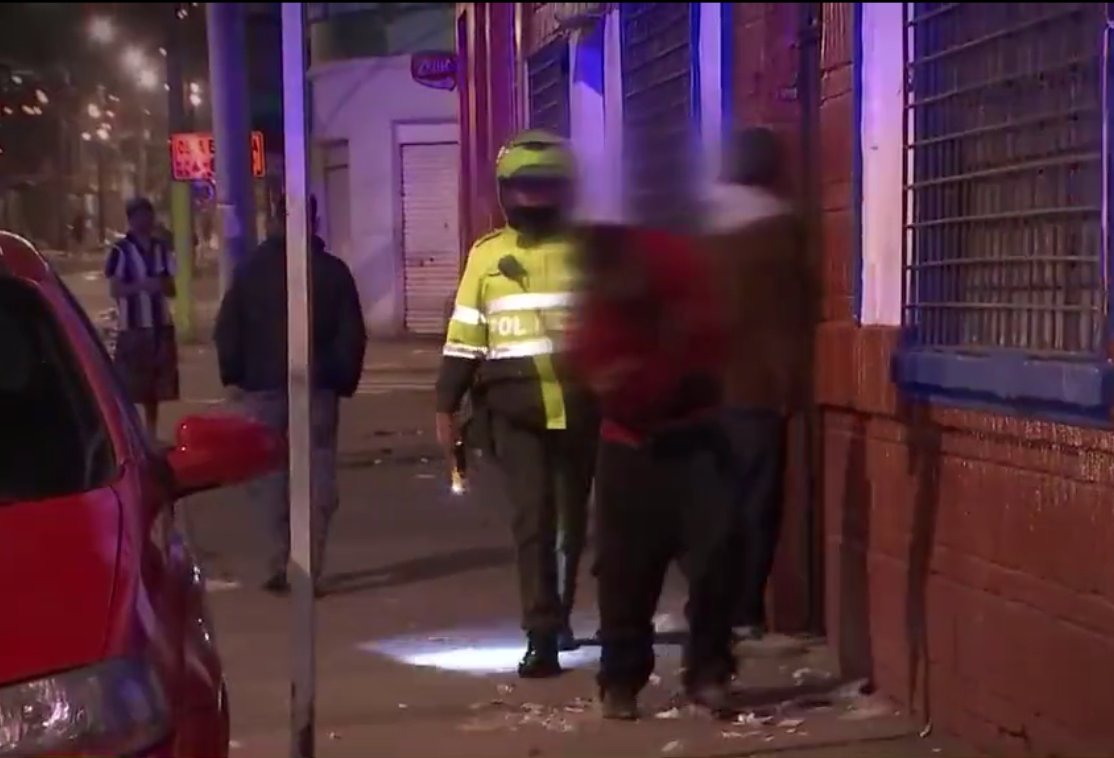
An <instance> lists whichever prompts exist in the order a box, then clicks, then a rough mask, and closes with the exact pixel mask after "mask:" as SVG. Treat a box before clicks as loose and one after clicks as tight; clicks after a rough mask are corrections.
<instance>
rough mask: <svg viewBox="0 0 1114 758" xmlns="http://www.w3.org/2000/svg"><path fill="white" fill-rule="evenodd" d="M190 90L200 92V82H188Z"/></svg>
mask: <svg viewBox="0 0 1114 758" xmlns="http://www.w3.org/2000/svg"><path fill="white" fill-rule="evenodd" d="M190 92H193V93H200V92H201V84H200V83H198V82H190Z"/></svg>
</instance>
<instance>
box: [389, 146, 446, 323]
mask: <svg viewBox="0 0 1114 758" xmlns="http://www.w3.org/2000/svg"><path fill="white" fill-rule="evenodd" d="M459 155H460V148H459V146H458V145H457V143H455V142H451V143H449V142H445V143H435V144H406V145H402V238H403V241H402V248H403V275H404V277H405V282H406V330H407V331H408V332H409V333H411V334H429V335H436V334H443V333H444V332H445V326H446V320H445V318H446V307H447V305H448V303H449V302H451V300H452V298H453V296H454V294H455V292H456V285H457V280H458V278H459V274H460V253H459V244H460V238H459V236H458V233H457V228H458V218H459V216H458V204H459V189H458V188H459V182H460V174H459Z"/></svg>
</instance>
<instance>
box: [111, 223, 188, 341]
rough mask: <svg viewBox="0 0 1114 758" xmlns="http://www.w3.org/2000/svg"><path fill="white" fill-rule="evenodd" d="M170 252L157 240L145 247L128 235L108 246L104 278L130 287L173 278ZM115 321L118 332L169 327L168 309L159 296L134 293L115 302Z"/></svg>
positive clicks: (154, 238) (163, 298) (159, 294)
mask: <svg viewBox="0 0 1114 758" xmlns="http://www.w3.org/2000/svg"><path fill="white" fill-rule="evenodd" d="M175 269H176V267H175V263H174V251H173V250H171V249H170V248H169V247H168V246H167V244H166V243H165V242H163V241H162V240H160V239H159V238H158V237H152V238H151V242H150V245H149V247H146V248H144V246H143V245H142V244H141V243H140V242H139V240H138V239H136V238H135V237H134V236H133V235H131V234H128V235H127V236H126V237H121V238H120V240H119V241H118V242H117V243H116V244H115V245H113V246H112V249H111V250H109V252H108V261H107V262H106V263H105V266H104V275H105V277H106V278H107V279H109V280H110V281H117V282H120V283H121V284H134V283H135V282H138V281H141V280H143V279H146V278H149V277H152V276H158V277H173V276H174V274H175ZM116 319H117V324H118V328H119V329H120V330H121V331H124V330H126V329H151V328H154V327H158V326H170V325H171V324H172V323H173V322H172V321H171V318H170V308H169V306H168V304H167V302H166V296H165V295H164V294H163V293H162V292H137V293H135V294H131V295H127V296H125V297H120V298H117V299H116Z"/></svg>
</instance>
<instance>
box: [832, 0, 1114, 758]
mask: <svg viewBox="0 0 1114 758" xmlns="http://www.w3.org/2000/svg"><path fill="white" fill-rule="evenodd" d="M823 22H824V25H823V26H824V29H823V38H822V56H821V66H822V80H821V90H822V101H821V105H820V135H819V144H820V155H819V156H817V160H818V161H819V166H820V167H821V197H822V203H823V214H822V223H821V229H822V233H821V239H822V248H821V251H822V264H821V265H822V275H823V280H824V308H823V312H824V319H825V320H824V323H823V324H822V325H821V328H820V331H819V335H818V341H817V352H816V354H817V371H816V396H817V399H818V402H819V404H820V405H821V408H822V419H823V420H822V424H821V430H822V434H821V437H822V440H821V447H822V453H821V456H820V464H821V465H820V477H821V482H822V487H821V489H822V493H821V494H822V505H823V510H824V523H825V526H824V534H825V546H824V555H825V581H826V589H825V595H826V618H827V630H828V634H829V638H830V641H831V643H832V645H833V646H834V647H835V649H836V650H837V651H838V652H839V655H840V658H841V661H842V663H843V666H844V668H845V671H847V672H848V673H866V674H870V675H872V676H873V677H874V679H875V681H876V683H877V684H878V685H879V687H880V688H881V689H882V690H883V691H885V692H886V693H888V694H890V695H892V696H894V697H896V698H898V699H899V700H901V701H903V702H905V703H907V704H909V705H912V706H913V707H915V708H916V709H917V710H918V711H919V712H920V713H922V714H923V715H924V716H925V718H926V719H930V720H931V721H932V722H933V723H934V725H935V726H936V727H937V728H943V729H945V730H948V731H951V732H953V733H956V734H958V735H959V736H960V737H962V738H965V739H967V740H969V741H971V742H973V743H975V744H976V745H977V746H979V747H982V748H984V749H990V750H993V751H997V752H1000V753H1002V754H1008V755H1011V756H1012V755H1026V754H1031V755H1071V756H1077V755H1110V754H1111V753H1112V752H1114V697H1111V695H1110V692H1111V689H1112V687H1114V684H1112V683H1114V490H1112V488H1114V435H1111V434H1109V433H1103V432H1097V431H1089V430H1082V429H1077V428H1073V427H1067V426H1062V425H1057V424H1051V423H1044V422H1038V421H1027V420H1021V419H1015V418H1007V417H1003V416H996V415H992V414H984V413H974V412H965V411H958V410H949V409H938V408H936V409H925V408H922V407H909V406H906V405H903V404H902V403H901V402H900V400H899V398H898V397H897V396H896V394H895V392H894V391H893V388H892V385H891V384H890V382H889V360H890V356H891V355H892V353H893V350H894V348H895V345H896V341H897V333H896V330H895V329H890V328H873V327H866V328H864V327H859V326H857V325H856V324H855V323H854V322H853V320H852V318H851V313H852V292H853V289H852V286H851V285H852V272H853V271H854V266H853V255H854V245H853V225H852V214H851V204H852V193H851V165H850V157H851V156H852V154H853V153H852V149H851V148H852V143H853V140H852V136H853V128H854V125H853V123H852V119H853V113H854V109H853V95H852V79H853V77H852V69H851V54H852V49H853V45H852V42H853V40H852V29H853V26H852V23H851V4H849V3H825V4H824V11H823Z"/></svg>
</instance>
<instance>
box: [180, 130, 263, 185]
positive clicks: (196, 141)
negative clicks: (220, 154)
mask: <svg viewBox="0 0 1114 758" xmlns="http://www.w3.org/2000/svg"><path fill="white" fill-rule="evenodd" d="M213 144H214V141H213V135H212V134H210V133H209V132H187V133H181V134H172V135H170V166H171V170H172V173H173V176H174V181H176V182H191V181H198V180H201V181H213V178H214V177H213V155H214V153H215V150H214V148H213ZM266 171H267V164H266V161H265V159H264V154H263V132H252V133H251V174H252V176H254V177H255V178H257V179H260V178H262V177H263V176H265V175H266Z"/></svg>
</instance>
